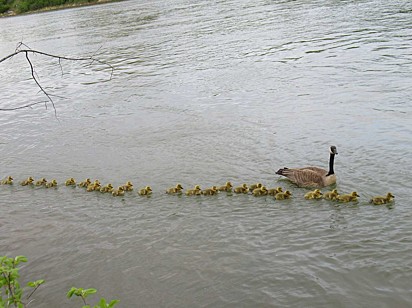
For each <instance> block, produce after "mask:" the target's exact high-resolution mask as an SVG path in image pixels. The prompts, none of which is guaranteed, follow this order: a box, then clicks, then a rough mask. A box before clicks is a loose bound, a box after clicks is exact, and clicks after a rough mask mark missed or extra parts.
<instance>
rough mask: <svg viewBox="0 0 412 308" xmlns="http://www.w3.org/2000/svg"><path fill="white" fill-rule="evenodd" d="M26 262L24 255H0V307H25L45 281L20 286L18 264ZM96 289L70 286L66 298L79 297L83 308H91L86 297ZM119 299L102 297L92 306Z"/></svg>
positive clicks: (104, 307) (108, 305) (103, 307)
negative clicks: (11, 256) (12, 256)
mask: <svg viewBox="0 0 412 308" xmlns="http://www.w3.org/2000/svg"><path fill="white" fill-rule="evenodd" d="M22 262H27V258H26V257H25V256H17V257H14V258H9V257H7V256H0V307H1V308H11V307H15V308H26V307H28V306H29V305H30V303H31V302H32V301H33V300H32V299H30V298H31V297H32V295H33V294H34V292H36V291H37V289H38V288H39V287H40V286H41V285H43V284H44V283H45V281H44V280H43V279H40V280H36V281H30V282H28V283H27V288H24V287H22V284H21V283H20V274H19V271H20V268H19V264H20V263H22ZM96 292H97V290H96V289H93V288H90V289H83V288H76V287H72V288H71V289H70V290H69V292H68V293H67V298H71V297H73V296H77V297H80V298H81V299H82V302H83V304H84V305H83V308H91V306H90V305H89V304H88V303H87V301H86V299H87V297H88V296H89V295H91V294H95V293H96ZM118 302H119V300H117V299H114V300H111V301H110V302H108V301H107V300H106V299H105V298H104V297H102V298H100V300H99V302H98V303H97V304H96V305H94V306H93V308H113V307H114V306H115V305H116V304H117V303H118Z"/></svg>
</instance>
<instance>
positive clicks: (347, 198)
mask: <svg viewBox="0 0 412 308" xmlns="http://www.w3.org/2000/svg"><path fill="white" fill-rule="evenodd" d="M358 197H359V195H358V193H357V192H356V191H353V192H352V193H350V194H346V195H339V196H338V197H337V200H338V201H339V202H355V201H358Z"/></svg>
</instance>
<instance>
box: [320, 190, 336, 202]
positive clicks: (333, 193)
mask: <svg viewBox="0 0 412 308" xmlns="http://www.w3.org/2000/svg"><path fill="white" fill-rule="evenodd" d="M338 196H339V194H338V190H337V189H334V190H332V191H328V192H325V193H324V194H323V199H326V200H337V199H338Z"/></svg>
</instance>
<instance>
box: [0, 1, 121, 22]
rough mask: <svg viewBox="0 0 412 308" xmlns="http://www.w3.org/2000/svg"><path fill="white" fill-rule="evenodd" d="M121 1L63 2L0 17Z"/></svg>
mask: <svg viewBox="0 0 412 308" xmlns="http://www.w3.org/2000/svg"><path fill="white" fill-rule="evenodd" d="M121 1H124V0H96V1H94V2H84V3H70V4H63V5H56V6H47V7H44V8H41V9H38V10H34V11H29V12H24V13H16V12H15V11H9V12H6V13H2V14H0V18H6V17H16V16H23V15H31V14H39V13H44V12H50V11H58V10H66V9H72V8H77V7H82V6H92V5H99V4H106V3H111V2H121Z"/></svg>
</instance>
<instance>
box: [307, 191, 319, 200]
mask: <svg viewBox="0 0 412 308" xmlns="http://www.w3.org/2000/svg"><path fill="white" fill-rule="evenodd" d="M322 195H323V194H322V192H321V191H320V190H319V189H315V190H314V191H310V192H308V193H306V194H305V199H316V200H317V199H322Z"/></svg>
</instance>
